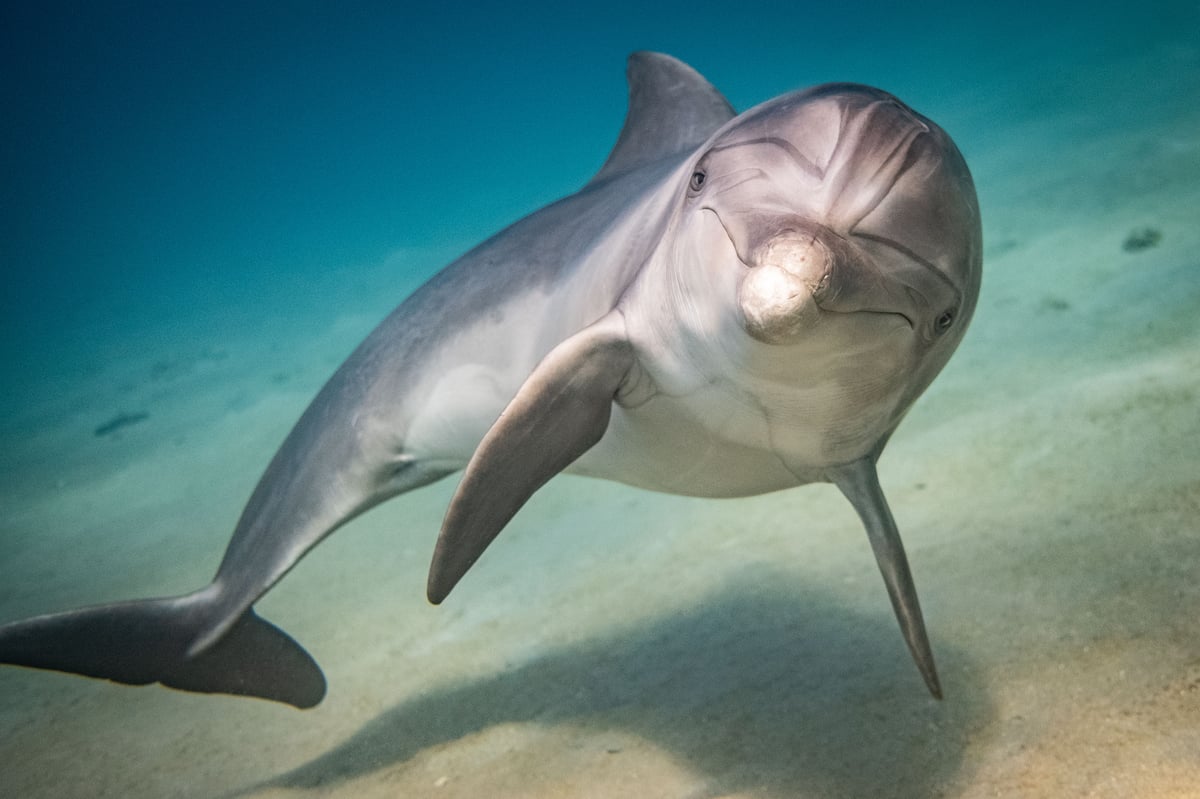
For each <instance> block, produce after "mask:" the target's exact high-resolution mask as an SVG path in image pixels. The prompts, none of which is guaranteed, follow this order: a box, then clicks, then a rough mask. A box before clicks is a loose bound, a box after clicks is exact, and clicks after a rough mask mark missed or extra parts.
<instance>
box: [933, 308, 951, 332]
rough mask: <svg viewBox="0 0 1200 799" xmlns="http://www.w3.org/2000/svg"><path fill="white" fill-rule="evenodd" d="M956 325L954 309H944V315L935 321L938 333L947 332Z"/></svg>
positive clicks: (934, 326)
mask: <svg viewBox="0 0 1200 799" xmlns="http://www.w3.org/2000/svg"><path fill="white" fill-rule="evenodd" d="M953 325H954V309H953V308H951V309H950V310H948V311H943V312H942V315H941V316H939V317H938V318H937V320H936V321H935V322H934V323H933V329H934V330H935V331H937V332H938V333H945V332H946V331H947V330H949V329H950V328H951V327H952V326H953Z"/></svg>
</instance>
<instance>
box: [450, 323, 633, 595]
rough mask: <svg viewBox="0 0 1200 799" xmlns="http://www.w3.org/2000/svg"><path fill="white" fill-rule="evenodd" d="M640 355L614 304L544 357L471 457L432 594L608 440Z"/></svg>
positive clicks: (457, 494) (453, 502) (454, 505)
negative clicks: (620, 394) (619, 397)
mask: <svg viewBox="0 0 1200 799" xmlns="http://www.w3.org/2000/svg"><path fill="white" fill-rule="evenodd" d="M633 362H634V355H633V348H632V346H631V345H630V343H629V341H628V340H627V339H626V337H625V322H624V319H623V317H622V316H621V315H620V313H619V312H617V311H614V312H613V313H611V314H609V315H608V316H606V317H604V318H603V319H601V320H600V321H599V322H596V323H595V324H594V325H591V326H590V327H588V328H585V329H584V330H582V331H580V332H579V333H577V334H576V335H574V336H572V337H571V338H569V339H567V340H566V341H564V342H562V343H561V344H559V345H558V346H557V347H555V348H554V349H553V350H552V351H551V352H550V354H549V355H547V356H546V357H545V359H543V360H542V362H541V363H540V364H538V366H537V368H536V369H534V370H533V373H532V374H531V375H530V376H529V378H528V379H527V380H526V381H525V384H524V385H522V386H521V388H520V390H519V391H518V392H517V395H516V397H514V398H513V400H512V402H510V403H509V405H508V407H507V408H505V409H504V412H503V413H502V414H500V418H499V419H498V420H497V421H496V423H495V424H494V425H492V428H491V429H490V430H489V431H488V432H487V435H485V436H484V437H483V441H482V442H480V444H479V447H478V449H476V450H475V454H474V456H472V458H471V461H470V463H468V464H467V468H466V471H465V472H464V474H463V479H462V482H461V483H459V485H458V490H457V491H456V492H455V494H454V498H453V499H452V500H451V502H450V508H449V510H448V511H447V512H446V518H445V521H443V523H442V532H441V535H440V536H439V537H438V542H437V547H436V549H435V550H434V553H433V563H432V565H431V566H430V569H429V582H428V586H427V595H428V597H429V601H430V602H433V603H434V604H437V603H439V602H441V601H442V600H443V599H445V598H446V596H447V595H448V594H449V593H450V591H451V590H452V589H453V588H454V586H455V584H457V583H458V581H459V580H460V579H461V578H462V576H463V575H464V574H466V573H467V570H468V569H470V568H471V566H472V565H473V564H474V563H475V561H476V560H477V559H478V558H479V556H480V555H482V554H483V551H484V550H485V549H486V548H487V546H488V544H490V543H491V542H492V539H494V538H495V537H496V536H497V535H498V534H499V533H500V531H501V530H502V529H503V528H504V525H506V524H508V521H509V520H510V519H511V518H512V517H513V516H514V515H515V514H516V512H517V511H518V510H520V508H521V506H522V505H524V504H525V502H526V501H527V500H528V499H529V497H531V496H532V495H533V492H535V491H537V490H538V489H539V488H541V487H542V486H543V485H544V484H545V483H546V481H548V480H549V479H550V478H551V477H553V476H554V475H556V474H558V473H559V472H561V471H562V470H563V469H565V468H566V467H567V466H569V465H570V464H571V463H572V462H573V461H574V460H575V459H576V458H578V457H579V456H580V455H582V454H583V453H584V452H586V451H587V450H588V449H590V448H591V447H592V446H593V445H594V444H595V443H596V442H597V441H599V440H600V438H601V437H602V436H603V435H604V431H605V430H606V429H607V428H608V420H609V416H610V415H611V413H612V403H613V399H614V396H615V395H616V393H617V391H618V390H619V389H620V387H621V384H622V382H623V381H624V380H625V377H626V375H627V374H628V373H629V371H630V369H631V367H632V366H633Z"/></svg>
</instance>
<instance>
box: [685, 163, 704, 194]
mask: <svg viewBox="0 0 1200 799" xmlns="http://www.w3.org/2000/svg"><path fill="white" fill-rule="evenodd" d="M706 178H707V176H706V175H705V174H704V170H702V169H697V170H696V171H695V172H693V173H692V179H691V182H689V183H688V189H689V190H690V191H691V192H693V193H695V192H698V191H700V189H702V188H704V181H705V179H706Z"/></svg>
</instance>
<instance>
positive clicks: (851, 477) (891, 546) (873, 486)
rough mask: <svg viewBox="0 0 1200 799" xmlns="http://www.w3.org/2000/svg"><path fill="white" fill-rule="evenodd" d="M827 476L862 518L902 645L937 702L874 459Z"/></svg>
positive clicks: (908, 576) (928, 652)
mask: <svg viewBox="0 0 1200 799" xmlns="http://www.w3.org/2000/svg"><path fill="white" fill-rule="evenodd" d="M828 474H829V478H830V479H831V480H832V481H833V482H834V483H835V484H836V485H837V487H838V488H839V489H841V491H842V493H843V494H845V495H846V499H848V500H850V504H851V505H853V506H854V509H855V510H856V511H857V512H858V515H859V517H860V518H861V519H862V522H863V526H865V527H866V528H867V536H868V537H869V538H870V539H871V549H873V550H874V551H875V561H876V562H877V563H878V564H879V571H880V573H881V574H882V575H883V581H884V583H885V584H886V585H887V592H888V597H889V598H891V600H892V609H893V610H894V611H895V612H896V620H897V621H898V622H900V632H901V633H903V634H904V642H905V643H906V644H908V650H909V651H910V652H911V653H912V656H913V660H915V661H916V662H917V668H918V669H919V670H920V672H921V676H922V677H923V678H924V679H925V685H926V686H928V688H929V693H931V694H933V695H934V697H936V698H937V699H941V698H942V686H941V683H940V682H939V681H938V675H937V667H936V666H934V663H933V650H932V648H931V647H930V646H929V636H928V635H927V634H926V633H925V620H924V618H923V617H922V616H921V603H920V602H918V601H917V589H916V586H914V585H913V579H912V572H910V571H909V568H908V557H907V556H906V555H905V554H904V544H903V543H902V542H901V541H900V532H899V530H897V529H896V522H895V520H894V519H893V518H892V512H891V509H889V508H888V504H887V498H886V497H884V495H883V489H881V488H880V487H879V477H878V476H877V475H876V473H875V457H874V456H868V457H866V458H863V459H862V460H858V461H855V462H853V463H850V464H846V465H845V466H839V467H836V468H833V469H829V470H828Z"/></svg>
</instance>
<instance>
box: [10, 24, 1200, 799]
mask: <svg viewBox="0 0 1200 799" xmlns="http://www.w3.org/2000/svg"><path fill="white" fill-rule="evenodd" d="M1164 70H1167V71H1166V72H1165V71H1164ZM1112 74H1113V75H1118V76H1120V77H1118V78H1113V77H1112V76H1108V77H1107V78H1106V81H1107V82H1106V83H1104V85H1103V86H1102V87H1099V88H1097V87H1096V85H1095V84H1094V83H1089V82H1088V81H1089V80H1093V81H1094V80H1096V78H1095V76H1094V74H1093V73H1091V72H1089V71H1087V70H1083V69H1081V70H1080V71H1079V74H1077V75H1059V76H1057V77H1055V78H1053V79H1051V78H1049V77H1047V78H1046V81H1047V82H1046V84H1045V85H1042V86H1040V87H1033V90H1030V88H1029V87H1018V86H1011V87H1009V89H1008V92H1009V93H1008V94H1004V93H1003V92H1002V91H996V92H990V93H989V92H981V93H980V95H979V96H978V97H975V98H972V100H971V102H972V103H974V105H968V106H964V107H963V108H962V110H961V111H959V112H958V113H959V116H958V117H957V118H954V115H953V114H951V115H950V118H943V117H939V122H941V123H943V125H944V126H945V127H947V128H948V129H949V130H950V131H951V133H952V134H954V135H955V136H956V137H957V138H959V139H960V142H965V144H964V149H965V150H966V151H967V155H968V158H969V161H970V163H971V165H972V168H973V171H974V173H975V178H976V183H977V185H978V187H979V191H980V197H981V202H982V205H983V210H984V220H985V238H986V243H987V255H986V259H985V278H984V288H983V293H982V298H981V301H980V306H979V310H978V312H977V316H976V318H975V321H974V322H973V327H972V329H971V331H970V332H969V333H968V335H967V337H966V340H965V342H964V344H963V346H962V348H961V349H960V351H959V353H958V354H957V355H956V356H955V358H954V359H953V360H952V361H951V363H950V365H949V367H948V368H947V370H946V372H945V373H944V374H943V375H942V376H941V377H940V378H939V380H938V381H937V382H936V383H935V384H934V386H933V387H932V388H931V389H930V390H929V392H927V394H926V395H925V396H924V397H923V398H922V399H921V400H920V401H919V402H918V404H917V406H916V407H915V409H914V410H913V411H912V413H911V414H910V416H909V418H908V419H907V420H906V421H905V423H904V424H903V425H902V426H901V428H900V430H899V432H898V433H897V434H896V436H895V437H894V439H893V440H892V442H891V444H890V445H889V448H888V450H887V451H886V453H885V455H884V457H883V459H882V461H881V463H880V473H881V479H882V482H883V484H884V488H885V490H886V491H887V492H888V494H889V497H890V500H891V504H892V508H893V510H894V512H895V514H896V516H897V519H898V521H899V524H900V527H901V529H902V531H903V533H904V535H905V541H906V543H907V546H908V550H909V555H910V559H911V561H912V565H913V570H914V573H915V576H916V580H917V584H918V587H919V589H920V592H921V597H922V600H923V605H924V608H925V613H926V619H927V622H928V625H929V628H930V632H931V636H932V640H933V645H934V649H935V653H936V656H937V659H938V663H939V667H940V671H941V676H942V682H943V686H944V689H945V693H946V699H945V700H944V701H942V702H937V701H934V700H933V699H931V698H930V697H929V696H928V694H927V693H926V691H925V689H924V686H923V685H922V683H921V680H920V677H919V676H918V674H917V672H916V670H915V669H914V668H913V666H912V664H911V662H910V660H909V657H908V654H907V652H906V651H905V649H904V645H903V642H902V641H901V638H900V636H899V633H898V632H897V630H896V627H895V622H894V621H893V618H892V614H891V610H890V607H889V605H888V602H887V599H886V596H885V593H884V591H883V587H882V585H881V583H880V580H879V578H878V575H877V573H876V571H875V565H874V562H873V559H872V557H871V555H870V550H869V547H868V545H867V542H866V538H865V536H864V535H863V533H862V530H861V528H860V525H859V523H858V521H857V519H856V518H855V517H854V514H853V512H852V510H851V509H850V507H849V506H848V505H847V504H846V503H845V501H844V500H843V499H842V498H841V497H840V495H838V494H837V492H836V490H834V489H832V488H830V487H828V486H810V487H805V488H801V489H797V490H793V491H787V492H782V493H779V494H774V495H769V496H763V497H757V498H752V499H745V500H725V501H704V500H694V499H685V498H678V497H668V496H659V495H654V494H649V493H646V492H640V491H637V490H634V489H629V488H625V487H622V486H618V485H611V484H606V483H601V482H597V481H588V480H585V479H580V478H559V479H557V480H555V481H553V482H552V483H551V484H550V486H548V487H547V488H546V489H545V490H544V491H542V492H541V493H540V494H538V495H537V496H536V497H535V498H534V500H533V501H532V502H531V503H530V504H529V505H528V506H527V507H526V508H525V509H524V510H523V511H522V512H521V514H520V515H519V516H518V517H517V519H516V520H515V521H514V522H513V523H512V525H510V527H509V529H508V530H507V531H506V532H505V533H504V535H503V536H502V538H501V539H500V540H499V541H498V542H497V544H496V545H495V546H494V547H493V548H492V549H491V550H489V552H488V553H487V555H486V556H485V557H484V558H483V559H482V560H481V561H480V563H479V564H478V566H477V567H476V568H475V570H474V571H473V572H472V573H471V575H470V577H469V578H468V579H467V580H465V581H464V583H463V584H462V585H461V586H460V587H459V588H458V589H457V590H456V592H455V594H454V596H453V597H452V598H451V599H450V600H448V601H447V602H446V603H445V605H443V606H442V607H440V608H433V607H430V606H429V605H427V604H426V603H425V601H424V597H423V586H424V579H425V569H426V567H427V565H428V562H429V557H430V553H431V551H432V546H433V541H434V538H435V535H436V531H437V529H438V526H439V524H440V521H441V516H442V513H443V511H444V509H445V506H446V503H447V501H448V499H449V496H450V493H451V492H452V490H453V487H454V480H449V481H446V482H443V483H441V484H438V485H435V486H433V487H430V488H428V489H424V490H422V491H419V492H416V493H414V494H412V495H408V496H406V497H403V498H401V499H399V500H396V501H393V502H392V503H390V504H388V505H386V506H384V507H382V508H380V509H378V510H376V511H374V512H372V513H370V514H368V515H367V516H365V517H363V518H362V519H360V520H357V521H355V522H354V523H353V524H352V525H351V526H350V527H349V528H348V529H347V530H346V531H345V532H342V533H340V534H339V535H337V536H334V537H333V538H332V539H330V541H329V542H327V543H325V544H323V545H322V546H321V548H320V549H319V550H318V551H317V552H316V553H315V554H314V556H312V557H310V558H309V559H307V560H306V561H304V562H303V563H302V564H301V565H300V566H299V567H298V568H297V570H296V571H295V572H294V573H293V574H292V575H291V576H289V578H288V579H287V580H285V581H284V582H283V583H282V584H281V585H280V586H279V587H277V588H276V589H275V590H274V591H272V592H271V593H270V594H269V595H268V596H267V597H266V598H265V599H264V600H263V601H262V602H261V603H260V604H259V606H258V607H259V609H260V611H261V612H262V613H263V615H264V616H266V617H267V618H269V619H271V620H272V621H274V622H275V623H277V624H279V625H280V626H281V627H283V628H284V629H286V630H288V631H289V632H290V633H291V634H293V635H294V636H295V637H296V638H297V639H298V640H299V641H300V642H301V643H303V644H304V645H305V646H307V647H308V649H309V650H310V651H311V652H312V653H313V655H314V656H315V657H316V658H317V660H318V661H319V662H320V663H321V664H322V666H323V667H324V669H325V671H326V676H327V678H328V680H329V684H330V692H329V695H328V697H327V698H326V700H325V701H324V703H322V704H321V705H320V706H319V707H317V708H316V709H314V710H311V711H305V712H299V711H295V710H292V709H290V708H287V707H284V706H277V705H274V704H270V703H266V702H256V701H248V700H244V699H233V698H226V697H214V696H194V695H188V694H184V693H178V692H173V691H168V690H162V689H137V688H128V687H120V686H113V685H110V684H107V683H103V682H97V681H89V680H83V679H79V678H74V677H68V676H63V675H58V674H52V673H41V672H33V671H26V670H21V669H2V670H0V764H2V765H0V794H2V795H4V796H13V797H16V796H54V797H156V798H157V797H214V796H230V797H234V796H236V797H261V798H263V799H265V798H266V797H275V798H279V799H281V798H282V797H304V796H329V797H334V796H338V797H384V796H387V797H393V796H413V797H446V798H447V799H450V798H451V797H456V798H457V797H472V798H474V797H485V796H486V797H625V796H629V797H686V798H688V799H702V798H703V799H715V798H716V797H747V798H750V797H753V798H754V799H790V798H791V797H912V798H913V799H917V798H919V797H964V798H965V797H997V796H999V797H1055V798H1056V799H1057V798H1058V797H1068V796H1070V797H1081V796H1087V797H1114V798H1115V797H1122V798H1124V797H1195V796H1200V103H1196V102H1181V101H1180V95H1179V94H1178V91H1179V85H1180V84H1186V86H1185V88H1187V89H1188V93H1187V94H1186V96H1190V97H1191V98H1192V99H1193V100H1194V98H1196V97H1200V51H1198V50H1197V49H1196V48H1192V49H1187V48H1178V47H1176V48H1164V49H1161V50H1157V51H1153V52H1148V53H1143V54H1140V55H1138V56H1137V57H1133V56H1131V57H1130V58H1129V59H1128V61H1127V62H1126V63H1123V64H1117V65H1113V69H1112ZM1162 74H1172V75H1176V76H1179V75H1181V74H1182V75H1187V76H1192V77H1186V78H1179V77H1176V78H1174V79H1173V80H1174V81H1175V83H1176V86H1175V87H1174V88H1173V89H1170V90H1168V89H1167V88H1163V87H1162V85H1161V81H1159V82H1158V83H1157V84H1156V82H1155V81H1154V79H1153V78H1154V76H1155V75H1162ZM1156 86H1157V88H1156ZM996 119H1003V120H1004V122H1003V124H999V125H997V124H996V122H995V120H996ZM985 127H986V128H987V130H986V132H984V128H985ZM964 134H965V135H964ZM1145 228H1153V229H1154V230H1156V231H1158V232H1159V234H1160V236H1161V237H1160V239H1159V240H1158V243H1157V244H1156V245H1154V246H1149V247H1146V248H1144V249H1140V250H1138V249H1135V250H1133V251H1129V250H1127V249H1125V248H1124V247H1123V244H1124V242H1125V241H1126V238H1127V237H1128V236H1129V234H1130V233H1132V232H1135V231H1140V230H1142V229H1145ZM402 294H403V292H400V293H399V294H398V295H397V298H399V296H402ZM374 318H375V317H371V316H370V315H369V314H367V315H364V314H359V315H352V314H347V315H346V316H344V317H342V318H340V319H338V320H336V321H334V320H331V321H330V323H329V325H327V326H322V327H321V328H320V329H301V328H300V327H299V326H298V325H297V326H296V328H295V329H291V328H289V327H288V326H287V324H281V325H280V326H279V328H280V329H279V331H278V335H277V336H275V338H272V336H273V335H274V334H270V335H265V336H264V335H263V334H262V333H261V330H259V331H256V332H254V333H252V332H250V330H249V329H244V330H242V329H238V328H234V329H232V330H230V331H228V332H226V331H223V330H219V329H218V330H214V331H212V332H211V334H210V337H209V338H210V340H209V341H206V342H204V343H197V340H196V339H195V338H194V337H192V336H190V335H183V334H180V335H179V336H178V337H176V338H171V337H170V336H169V335H167V334H164V337H163V338H162V339H161V340H159V341H157V342H155V343H154V345H153V346H151V347H148V348H147V347H142V346H136V345H133V344H130V345H129V347H128V352H126V353H125V354H124V355H123V356H122V357H120V358H114V359H112V360H110V361H108V362H107V363H106V365H105V366H104V367H103V368H96V369H94V370H92V371H91V372H88V373H84V374H82V375H81V374H79V373H76V376H75V377H74V378H72V379H69V380H67V379H61V380H60V383H58V384H55V387H54V392H53V394H54V401H53V402H51V403H49V404H47V405H46V406H45V407H44V408H42V409H41V410H39V411H38V412H37V413H36V414H30V415H28V416H27V417H22V419H21V420H18V421H20V424H18V423H16V422H10V424H8V425H7V427H6V428H5V431H4V435H5V441H6V449H7V453H6V455H5V457H4V460H3V462H2V463H0V466H2V467H3V469H4V479H3V483H4V487H3V506H2V508H0V525H2V527H0V617H2V618H3V619H5V620H7V619H13V618H19V617H22V616H25V615H29V614H32V613H38V612H45V611H49V610H55V609H61V608H66V607H71V606H75V605H79V604H91V603H96V602H102V601H110V600H115V599H122V598H130V597H136V596H150V595H161V594H172V593H179V592H181V591H183V590H187V589H190V588H194V587H196V586H198V585H201V584H203V583H204V582H206V581H207V579H208V578H209V576H210V574H211V571H212V569H213V568H214V567H215V565H216V562H217V558H218V556H219V553H220V550H221V548H222V547H223V544H224V538H225V535H226V532H225V531H228V530H230V529H232V526H233V523H234V522H235V520H236V515H237V513H238V512H239V510H240V508H241V505H242V503H243V501H244V499H245V497H246V495H247V494H248V492H249V489H250V488H251V486H252V485H253V483H254V481H255V480H256V478H257V476H258V473H259V472H260V470H261V468H262V467H263V466H264V465H265V464H266V462H267V461H268V459H269V458H270V455H271V454H272V452H273V450H274V448H275V446H277V444H278V442H279V441H280V440H281V438H282V436H283V435H284V434H285V433H286V431H287V429H288V427H289V426H290V423H291V421H292V420H293V419H294V418H296V416H297V415H298V414H299V412H300V411H301V410H302V409H303V407H304V405H305V404H306V403H307V401H308V399H309V398H310V397H311V395H312V393H313V391H314V390H315V388H316V387H317V386H318V385H319V383H320V381H321V380H323V379H324V377H325V376H326V375H328V373H329V372H330V371H331V370H332V369H333V367H334V366H335V365H336V362H337V360H338V358H339V357H340V354H341V353H344V352H345V351H346V349H347V348H348V347H349V346H350V345H352V343H353V340H354V339H355V338H356V337H357V336H359V335H361V334H362V333H364V332H365V330H366V329H368V327H369V326H370V324H371V323H372V321H373V319H374ZM142 407H147V408H150V409H151V413H152V416H151V417H150V418H149V419H148V420H146V421H145V422H144V423H142V424H138V425H130V426H128V427H127V428H125V429H124V430H122V431H118V433H116V434H113V435H112V436H106V437H104V438H100V439H98V438H96V437H94V436H93V435H92V430H93V428H94V427H95V426H97V425H98V424H99V423H102V422H104V421H105V420H106V418H107V417H109V416H111V415H113V413H115V412H117V411H119V410H124V411H132V410H136V409H139V408H142ZM35 422H36V424H35Z"/></svg>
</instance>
